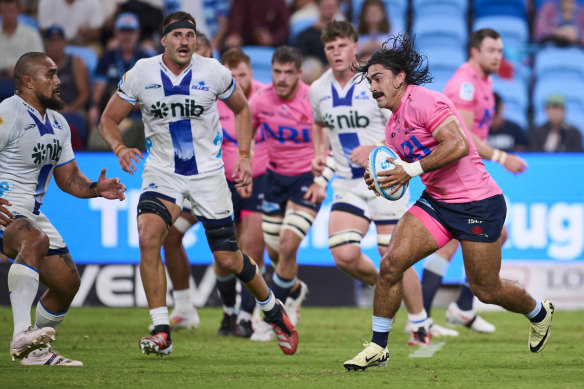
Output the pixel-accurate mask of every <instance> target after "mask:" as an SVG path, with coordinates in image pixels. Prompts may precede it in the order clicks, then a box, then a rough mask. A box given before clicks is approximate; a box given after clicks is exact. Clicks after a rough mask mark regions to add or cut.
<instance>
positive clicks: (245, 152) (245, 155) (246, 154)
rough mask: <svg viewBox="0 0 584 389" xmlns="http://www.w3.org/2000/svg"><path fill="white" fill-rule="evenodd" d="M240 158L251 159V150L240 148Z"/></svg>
mask: <svg viewBox="0 0 584 389" xmlns="http://www.w3.org/2000/svg"><path fill="white" fill-rule="evenodd" d="M238 155H239V158H247V159H251V152H250V151H249V150H239V154H238Z"/></svg>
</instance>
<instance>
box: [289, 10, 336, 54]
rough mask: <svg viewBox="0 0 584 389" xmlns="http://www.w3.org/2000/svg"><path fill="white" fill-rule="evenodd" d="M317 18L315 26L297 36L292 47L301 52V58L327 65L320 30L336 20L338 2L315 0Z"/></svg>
mask: <svg viewBox="0 0 584 389" xmlns="http://www.w3.org/2000/svg"><path fill="white" fill-rule="evenodd" d="M316 3H317V4H318V10H319V18H318V20H317V21H316V23H315V24H313V25H312V26H310V27H308V28H307V29H306V30H304V31H302V32H301V33H300V34H298V37H297V38H296V42H294V45H295V46H296V47H297V48H298V49H299V50H300V51H301V52H302V56H303V57H305V58H306V57H316V58H318V59H320V62H322V64H323V65H326V64H328V61H327V59H326V55H325V54H324V45H323V43H322V41H321V40H320V34H321V33H322V28H323V27H324V26H325V24H327V23H328V22H330V21H332V20H339V19H337V17H338V14H339V1H338V0H316Z"/></svg>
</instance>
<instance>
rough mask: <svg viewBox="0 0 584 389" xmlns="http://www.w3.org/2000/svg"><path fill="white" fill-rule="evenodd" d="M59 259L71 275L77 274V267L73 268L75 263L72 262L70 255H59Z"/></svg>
mask: <svg viewBox="0 0 584 389" xmlns="http://www.w3.org/2000/svg"><path fill="white" fill-rule="evenodd" d="M59 257H61V259H62V260H63V261H64V262H65V265H67V267H68V268H69V271H70V272H71V273H77V266H75V263H74V262H73V257H71V253H66V254H60V255H59Z"/></svg>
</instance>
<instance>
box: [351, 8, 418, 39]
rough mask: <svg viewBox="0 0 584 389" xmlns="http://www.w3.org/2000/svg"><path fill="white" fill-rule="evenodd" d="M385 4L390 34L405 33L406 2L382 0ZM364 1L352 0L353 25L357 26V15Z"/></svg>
mask: <svg viewBox="0 0 584 389" xmlns="http://www.w3.org/2000/svg"><path fill="white" fill-rule="evenodd" d="M382 1H383V3H384V4H385V9H386V11H387V15H388V16H389V22H390V24H391V31H392V32H394V31H395V32H399V31H406V29H407V25H406V19H407V12H408V0H382ZM364 2H365V0H353V1H352V8H351V14H352V15H353V18H352V19H353V20H352V22H353V24H355V26H358V25H359V14H360V13H361V8H362V7H363V3H364Z"/></svg>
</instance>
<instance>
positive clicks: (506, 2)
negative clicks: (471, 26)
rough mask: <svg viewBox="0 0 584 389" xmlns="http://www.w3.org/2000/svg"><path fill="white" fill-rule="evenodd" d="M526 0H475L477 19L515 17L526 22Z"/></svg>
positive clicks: (474, 9) (474, 6)
mask: <svg viewBox="0 0 584 389" xmlns="http://www.w3.org/2000/svg"><path fill="white" fill-rule="evenodd" d="M525 3H526V1H525V0H473V11H474V17H475V18H477V19H478V18H482V17H486V16H504V15H506V16H514V17H518V18H522V19H523V20H526V15H527V11H526V7H525Z"/></svg>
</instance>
